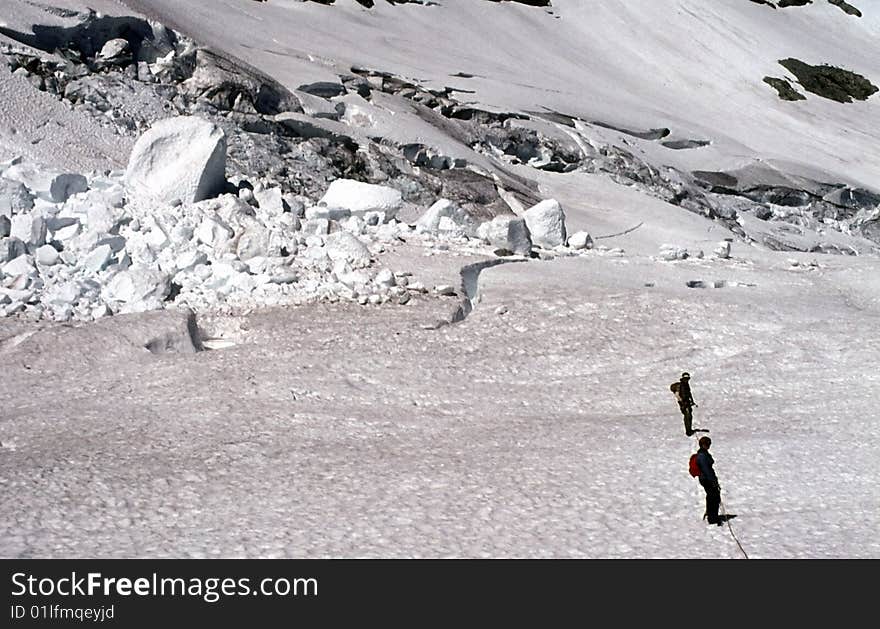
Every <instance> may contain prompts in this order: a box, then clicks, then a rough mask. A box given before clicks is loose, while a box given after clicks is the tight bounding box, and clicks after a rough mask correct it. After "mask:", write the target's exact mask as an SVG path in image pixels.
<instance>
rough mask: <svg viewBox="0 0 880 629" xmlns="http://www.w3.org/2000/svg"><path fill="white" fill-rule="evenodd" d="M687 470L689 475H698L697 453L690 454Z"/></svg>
mask: <svg viewBox="0 0 880 629" xmlns="http://www.w3.org/2000/svg"><path fill="white" fill-rule="evenodd" d="M688 472H690V473H691V476H694V477H698V476H699V475H700V466H699V464H698V463H697V453H696V452H694V453H693V454H692V455H691V458H690V460H689V461H688Z"/></svg>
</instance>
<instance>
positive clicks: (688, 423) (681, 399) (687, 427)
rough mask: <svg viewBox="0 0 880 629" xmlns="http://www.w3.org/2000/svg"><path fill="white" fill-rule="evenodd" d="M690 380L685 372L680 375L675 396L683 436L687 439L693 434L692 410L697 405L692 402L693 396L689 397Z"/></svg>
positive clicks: (689, 376)
mask: <svg viewBox="0 0 880 629" xmlns="http://www.w3.org/2000/svg"><path fill="white" fill-rule="evenodd" d="M690 380H691V374H689V373H688V372H686V371H685V372H684V373H683V374H681V380H679V381H678V392H677V393H676V394H675V396H676V398H678V408H679V409H681V414H682V415H683V416H684V434H686V435H687V436H688V437H690V436H691V435H692V434H694V429H693V423H694V414H693V410H692V409H693V407H694V406H696V405H697V404H696V402H694V396H693V395H691V385H690Z"/></svg>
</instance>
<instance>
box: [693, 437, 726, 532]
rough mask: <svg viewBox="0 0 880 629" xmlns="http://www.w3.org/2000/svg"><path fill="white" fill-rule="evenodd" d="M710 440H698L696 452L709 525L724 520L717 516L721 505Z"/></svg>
mask: <svg viewBox="0 0 880 629" xmlns="http://www.w3.org/2000/svg"><path fill="white" fill-rule="evenodd" d="M711 445H712V440H711V439H709V437H702V438H701V439H700V449H699V451H697V466H698V467H699V468H700V484H701V485H702V486H703V489H705V490H706V517H707V518H708V520H709V524H717V525H718V526H721V525H722V524H724V518H722V517H721V516H719V515H718V507H719V506H720V505H721V487H720V486H719V485H718V477H717V476H716V475H715V470H714V468H713V466H714V464H715V459H713V458H712V455H711V454H709V446H711Z"/></svg>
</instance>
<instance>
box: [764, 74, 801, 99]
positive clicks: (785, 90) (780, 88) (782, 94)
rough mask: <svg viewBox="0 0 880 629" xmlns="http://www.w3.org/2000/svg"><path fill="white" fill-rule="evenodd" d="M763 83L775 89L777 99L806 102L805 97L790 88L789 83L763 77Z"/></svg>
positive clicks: (783, 80)
mask: <svg viewBox="0 0 880 629" xmlns="http://www.w3.org/2000/svg"><path fill="white" fill-rule="evenodd" d="M764 83H766V84H767V85H769V86H770V87H772V88H773V89H775V90H776V93H777V94H779V98H781V99H782V100H789V101H795V100H807V97H806V96H804V95H803V94H801V93H800V92H798V91H797V90H796V89H794V88H793V87H792V86H791V83H789V82H788V80H786V79H779V78H776V77H772V76H765V77H764Z"/></svg>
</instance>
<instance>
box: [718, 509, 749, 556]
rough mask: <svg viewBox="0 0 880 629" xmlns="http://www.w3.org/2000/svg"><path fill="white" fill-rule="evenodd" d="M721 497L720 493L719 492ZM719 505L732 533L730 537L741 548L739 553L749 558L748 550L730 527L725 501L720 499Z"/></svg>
mask: <svg viewBox="0 0 880 629" xmlns="http://www.w3.org/2000/svg"><path fill="white" fill-rule="evenodd" d="M719 495H720V492H719ZM718 502H719V504H720V505H721V515H722V516H725V518H724V521H725V522H727V530H728V531H730V536H731V537H733V541H735V542H736V545H737V546H739V551H740V552H741V553H742V554H743V557H745V558H746V559H748V558H749V555H748V553H746V549H745V548H743V546H742V544H740V543H739V539H738V538H737V537H736V533H734V532H733V527H732V526H730V518H728V517H726V516H727V508H726V507H725V506H724V501H723V500H720V499H719V501H718Z"/></svg>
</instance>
